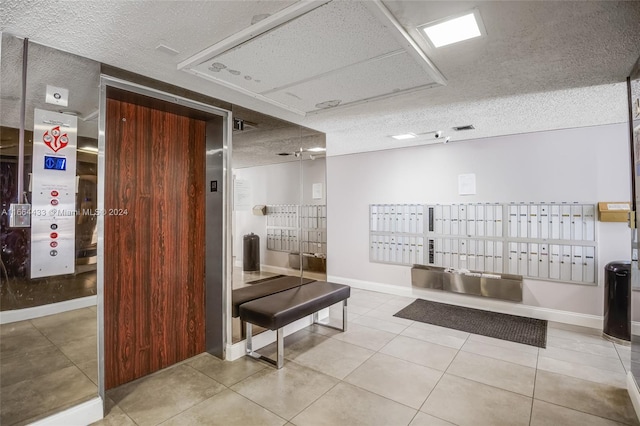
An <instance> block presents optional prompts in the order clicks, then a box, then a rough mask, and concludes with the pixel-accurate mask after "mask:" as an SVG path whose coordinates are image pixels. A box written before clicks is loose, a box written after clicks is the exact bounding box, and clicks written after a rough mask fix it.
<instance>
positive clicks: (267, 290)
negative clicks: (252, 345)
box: [231, 276, 315, 318]
mask: <svg viewBox="0 0 640 426" xmlns="http://www.w3.org/2000/svg"><path fill="white" fill-rule="evenodd" d="M314 281H315V280H311V279H309V278H300V277H292V276H285V277H280V278H274V279H272V280H269V281H265V282H262V283H259V284H255V285H249V286H247V287H241V288H237V289H235V290H233V291H232V292H231V311H232V312H231V314H232V316H233V317H234V318H235V317H237V316H238V315H240V312H239V311H238V307H239V306H240V305H242V304H243V303H246V302H250V301H252V300H255V299H259V298H261V297H265V296H269V295H271V294H273V293H278V292H280V291H285V290H289V289H291V288H294V287H298V286H299V285H302V284H309V283H312V282H314Z"/></svg>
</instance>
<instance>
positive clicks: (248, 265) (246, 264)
mask: <svg viewBox="0 0 640 426" xmlns="http://www.w3.org/2000/svg"><path fill="white" fill-rule="evenodd" d="M242 270H243V271H259V270H260V237H258V236H257V235H256V234H254V233H253V232H252V233H250V234H247V235H245V236H244V237H243V241H242Z"/></svg>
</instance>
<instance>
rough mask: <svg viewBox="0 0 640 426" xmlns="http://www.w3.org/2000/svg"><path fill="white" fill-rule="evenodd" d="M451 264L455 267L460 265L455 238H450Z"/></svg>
mask: <svg viewBox="0 0 640 426" xmlns="http://www.w3.org/2000/svg"><path fill="white" fill-rule="evenodd" d="M451 266H452V267H453V268H456V269H458V268H459V267H460V251H459V247H458V239H457V238H452V239H451Z"/></svg>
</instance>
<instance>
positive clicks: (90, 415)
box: [31, 397, 104, 426]
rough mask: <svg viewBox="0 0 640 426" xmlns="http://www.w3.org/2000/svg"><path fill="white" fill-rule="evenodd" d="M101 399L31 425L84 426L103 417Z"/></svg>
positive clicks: (92, 400)
mask: <svg viewBox="0 0 640 426" xmlns="http://www.w3.org/2000/svg"><path fill="white" fill-rule="evenodd" d="M103 407H104V404H103V403H102V398H100V397H97V398H93V399H91V400H89V401H86V402H83V403H82V404H78V405H76V406H73V407H71V408H69V409H67V410H64V411H61V412H59V413H56V414H54V415H52V416H49V417H46V418H44V419H41V420H38V421H36V422H34V423H31V425H32V426H58V425H68V426H84V425H88V424H91V423H94V422H97V421H98V420H100V419H102V418H103V417H104V408H103Z"/></svg>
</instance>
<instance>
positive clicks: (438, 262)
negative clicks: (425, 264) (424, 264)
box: [435, 238, 444, 266]
mask: <svg viewBox="0 0 640 426" xmlns="http://www.w3.org/2000/svg"><path fill="white" fill-rule="evenodd" d="M443 250H444V247H443V243H442V238H436V261H435V264H436V265H438V266H443V263H442V262H443V260H444V259H443V256H442V251H443Z"/></svg>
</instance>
